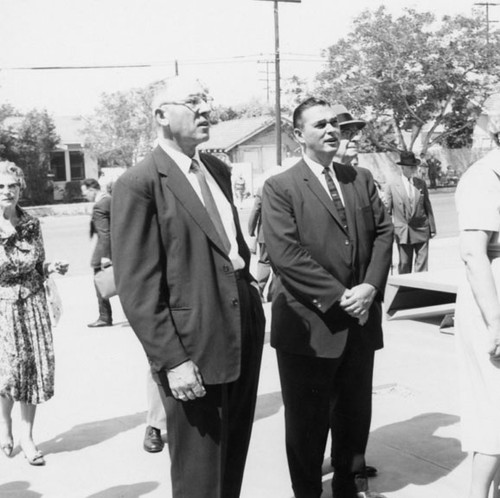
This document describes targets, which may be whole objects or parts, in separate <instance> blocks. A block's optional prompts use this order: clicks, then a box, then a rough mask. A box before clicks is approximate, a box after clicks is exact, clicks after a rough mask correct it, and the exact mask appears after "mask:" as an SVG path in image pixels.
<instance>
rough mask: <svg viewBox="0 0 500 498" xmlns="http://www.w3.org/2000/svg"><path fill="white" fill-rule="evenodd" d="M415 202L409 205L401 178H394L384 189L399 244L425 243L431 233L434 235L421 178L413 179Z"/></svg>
mask: <svg viewBox="0 0 500 498" xmlns="http://www.w3.org/2000/svg"><path fill="white" fill-rule="evenodd" d="M413 184H414V186H415V190H414V192H415V201H414V206H413V209H412V206H411V205H410V199H409V198H408V194H407V193H406V189H405V186H404V184H403V179H402V177H401V176H398V177H395V178H394V179H393V180H392V181H390V182H388V184H387V185H386V187H385V190H384V193H385V204H386V206H387V209H388V210H389V213H390V214H392V219H393V222H394V234H395V236H396V240H397V241H398V242H399V243H400V244H418V243H421V242H427V241H428V240H429V239H430V237H431V232H432V233H436V222H435V221H434V213H433V211H432V206H431V201H430V199H429V191H428V190H427V185H426V184H425V182H424V180H422V179H421V178H414V179H413Z"/></svg>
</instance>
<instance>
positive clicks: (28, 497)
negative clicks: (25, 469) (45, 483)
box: [0, 481, 43, 498]
mask: <svg viewBox="0 0 500 498" xmlns="http://www.w3.org/2000/svg"><path fill="white" fill-rule="evenodd" d="M30 486H31V484H30V483H29V482H27V481H12V482H6V483H5V484H0V496H1V497H2V498H41V496H43V495H42V494H41V493H37V492H36V491H31V490H30V489H29V487H30Z"/></svg>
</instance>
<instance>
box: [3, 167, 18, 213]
mask: <svg viewBox="0 0 500 498" xmlns="http://www.w3.org/2000/svg"><path fill="white" fill-rule="evenodd" d="M20 193H21V186H20V183H19V179H18V178H16V177H15V176H13V175H9V174H5V173H2V174H0V208H2V209H5V208H10V207H15V206H16V205H17V203H18V201H19V196H20Z"/></svg>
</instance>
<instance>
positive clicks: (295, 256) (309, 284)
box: [262, 178, 345, 313]
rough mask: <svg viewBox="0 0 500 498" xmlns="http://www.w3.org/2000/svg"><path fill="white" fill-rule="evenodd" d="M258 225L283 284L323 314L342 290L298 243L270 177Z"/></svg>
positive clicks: (290, 213)
mask: <svg viewBox="0 0 500 498" xmlns="http://www.w3.org/2000/svg"><path fill="white" fill-rule="evenodd" d="M262 223H263V229H264V239H265V241H266V245H267V250H268V252H269V257H270V259H271V262H272V264H273V267H274V268H275V271H276V272H277V273H278V274H279V276H280V278H281V280H282V282H283V285H284V286H285V287H286V288H287V289H288V290H289V291H290V292H291V293H292V294H293V295H294V296H295V297H297V298H298V299H300V300H301V301H304V302H305V303H307V304H308V305H309V306H311V307H313V308H316V309H317V310H318V311H320V312H323V313H326V312H327V311H328V310H329V309H330V308H331V307H332V306H333V305H334V304H335V303H336V302H337V301H339V300H340V298H341V297H342V294H343V293H344V291H345V286H344V285H342V284H341V283H340V282H339V281H338V280H337V279H336V278H335V277H334V276H333V275H332V274H331V273H329V272H328V271H327V270H326V269H325V268H324V267H323V266H321V265H320V264H319V263H318V262H317V261H316V260H315V259H313V257H312V256H311V254H310V253H309V251H307V250H306V249H305V248H304V246H303V245H301V243H300V237H299V232H298V227H297V223H296V220H295V215H294V210H293V205H292V202H291V199H290V198H289V196H288V194H287V193H286V192H285V189H283V188H282V186H281V185H279V183H278V182H276V180H275V179H273V178H271V179H269V180H267V181H266V183H265V184H264V189H263V194H262Z"/></svg>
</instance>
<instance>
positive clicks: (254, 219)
mask: <svg viewBox="0 0 500 498" xmlns="http://www.w3.org/2000/svg"><path fill="white" fill-rule="evenodd" d="M261 211H262V188H259V189H258V190H257V193H256V194H255V201H254V204H253V207H252V211H251V213H250V218H249V219H248V234H249V235H250V236H251V237H253V236H254V235H257V234H256V233H255V229H256V228H257V224H258V222H259V218H260V217H261Z"/></svg>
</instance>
